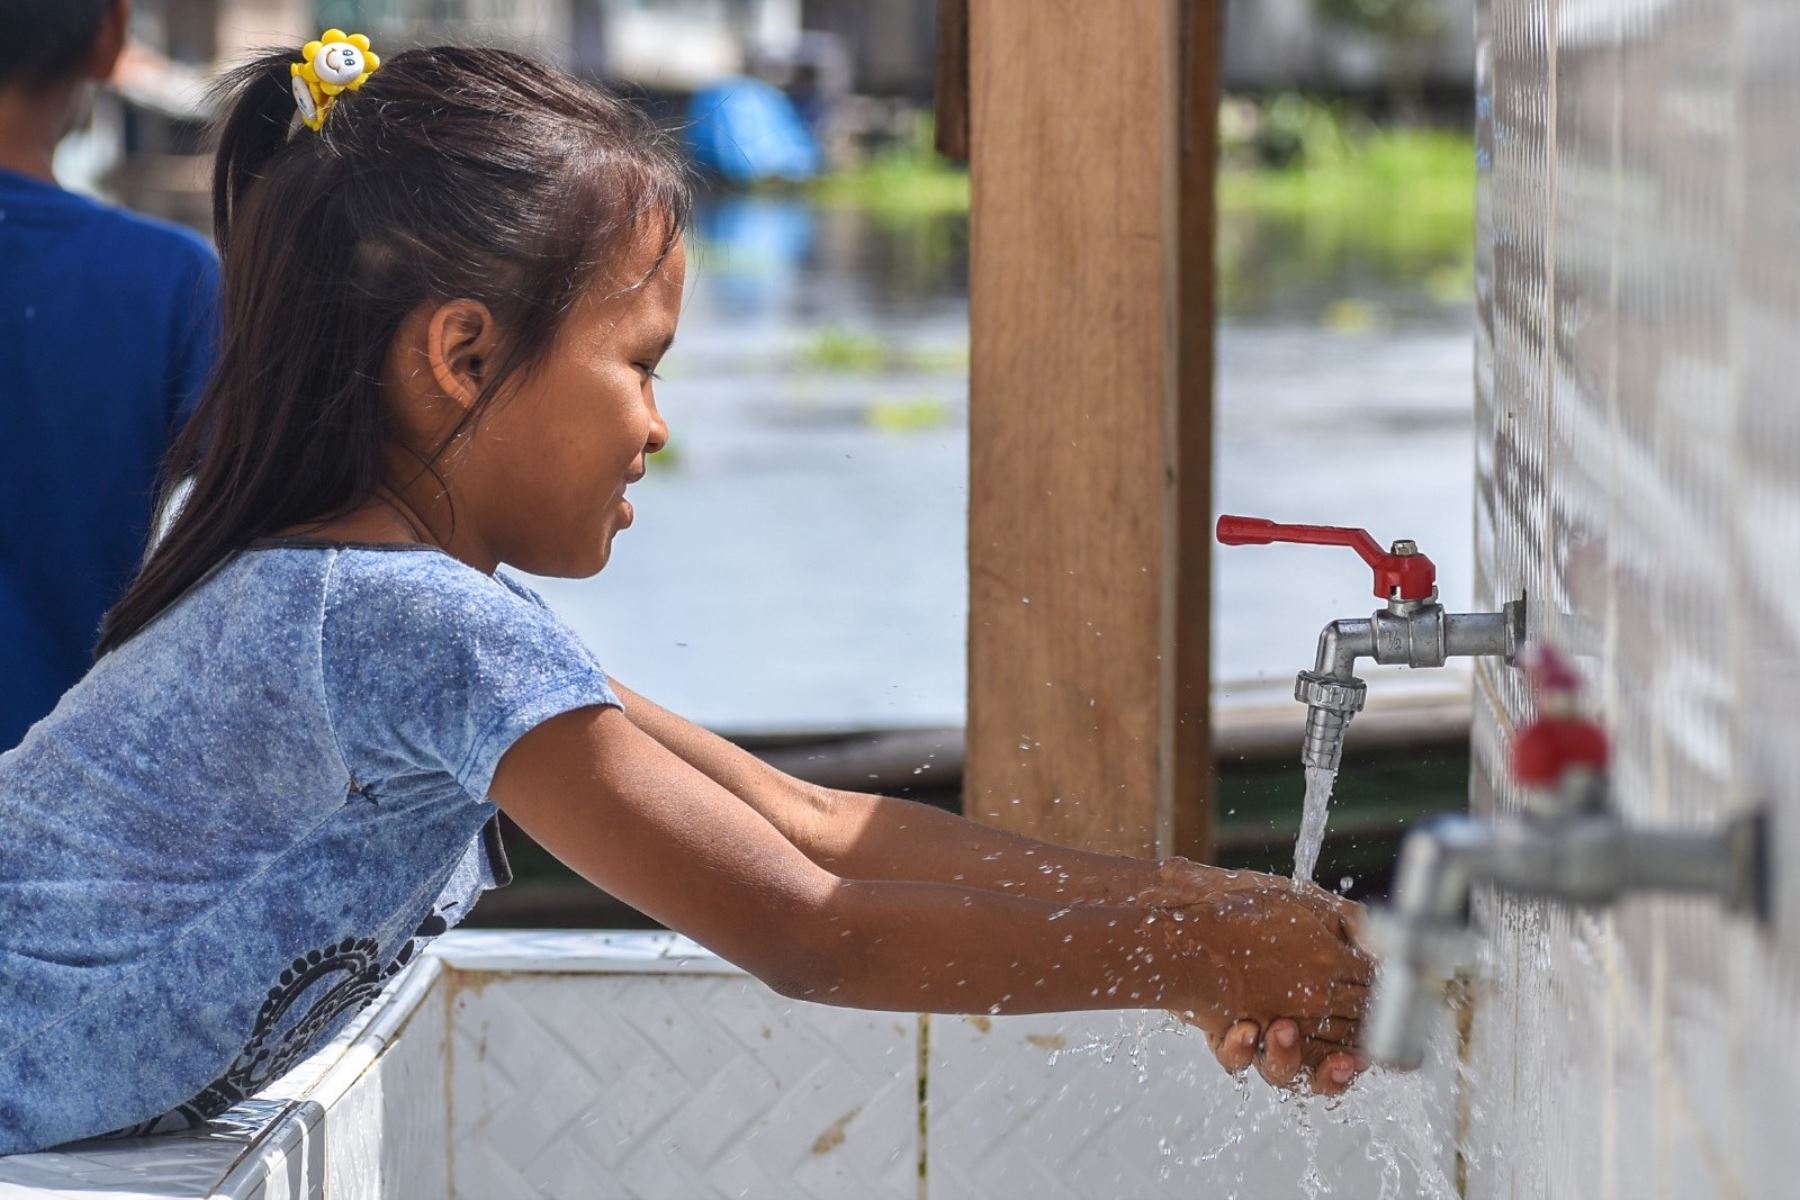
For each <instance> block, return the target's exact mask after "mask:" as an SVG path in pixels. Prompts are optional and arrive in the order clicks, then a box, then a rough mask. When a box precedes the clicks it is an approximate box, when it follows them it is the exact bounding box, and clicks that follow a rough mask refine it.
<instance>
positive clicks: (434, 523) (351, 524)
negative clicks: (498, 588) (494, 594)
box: [276, 484, 499, 574]
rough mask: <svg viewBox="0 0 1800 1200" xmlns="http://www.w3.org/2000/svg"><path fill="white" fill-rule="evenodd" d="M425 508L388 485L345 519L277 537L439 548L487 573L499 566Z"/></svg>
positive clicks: (316, 523) (307, 525)
mask: <svg viewBox="0 0 1800 1200" xmlns="http://www.w3.org/2000/svg"><path fill="white" fill-rule="evenodd" d="M426 507H427V506H426V505H423V504H420V503H419V502H418V500H417V498H416V497H408V496H406V495H403V494H402V493H401V492H399V491H396V490H394V489H392V488H390V487H388V486H386V485H385V484H384V485H382V486H381V487H379V488H377V489H376V492H375V494H374V495H373V496H371V497H369V499H368V500H367V501H365V502H364V503H363V504H361V505H359V506H358V507H356V508H354V509H352V510H351V511H349V512H347V513H344V514H343V515H342V516H338V517H333V518H331V519H330V520H326V521H305V522H301V523H300V524H297V525H290V526H288V527H287V528H285V529H282V530H280V531H279V532H278V533H277V534H276V536H277V537H290V538H309V539H318V540H323V541H333V542H363V543H376V544H389V545H424V546H436V547H437V548H438V549H439V550H442V551H443V552H444V553H446V554H448V555H450V556H451V557H453V558H457V559H460V560H461V561H463V562H465V563H467V564H468V565H469V566H472V567H474V568H475V569H477V570H479V571H482V572H484V573H487V574H492V573H493V570H494V568H495V567H497V566H498V565H499V564H498V563H497V562H495V561H491V560H490V559H489V557H488V556H486V555H484V554H482V553H481V552H480V551H479V550H478V549H477V548H476V547H474V546H472V545H466V544H459V543H460V542H463V541H464V539H459V538H456V537H454V536H452V535H451V534H450V533H449V532H448V529H449V526H450V522H449V520H448V518H447V515H446V516H445V517H442V518H439V517H436V516H435V515H434V516H428V515H427V514H426V512H425V509H426Z"/></svg>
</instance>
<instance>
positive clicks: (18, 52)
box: [0, 0, 113, 91]
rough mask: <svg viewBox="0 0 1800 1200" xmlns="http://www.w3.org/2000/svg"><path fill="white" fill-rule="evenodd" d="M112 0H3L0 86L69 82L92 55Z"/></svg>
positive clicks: (32, 86)
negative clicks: (3, 34)
mask: <svg viewBox="0 0 1800 1200" xmlns="http://www.w3.org/2000/svg"><path fill="white" fill-rule="evenodd" d="M112 3H113V0H0V29H3V30H5V31H6V34H5V36H4V37H0V88H6V87H12V86H13V85H14V84H18V85H21V86H23V87H24V88H25V89H26V90H28V91H37V90H40V89H42V88H47V87H54V86H55V85H56V84H59V83H63V82H65V81H67V80H68V79H69V78H70V77H71V76H73V75H75V74H76V72H78V71H80V70H81V68H82V64H83V63H84V62H86V61H87V59H88V57H89V56H90V55H92V54H93V53H94V43H95V42H96V41H98V40H99V38H100V25H101V23H102V22H103V21H105V19H106V13H107V10H108V9H110V8H111V7H112Z"/></svg>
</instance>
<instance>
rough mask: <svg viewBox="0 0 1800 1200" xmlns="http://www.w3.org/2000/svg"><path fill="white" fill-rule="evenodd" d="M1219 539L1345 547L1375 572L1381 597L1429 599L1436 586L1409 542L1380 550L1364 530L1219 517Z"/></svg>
mask: <svg viewBox="0 0 1800 1200" xmlns="http://www.w3.org/2000/svg"><path fill="white" fill-rule="evenodd" d="M1218 536H1219V541H1220V542H1221V543H1222V544H1224V545H1227V546H1267V545H1269V544H1270V543H1271V542H1295V543H1299V544H1301V545H1308V546H1348V547H1350V548H1351V549H1352V550H1354V551H1356V553H1357V554H1358V555H1360V556H1361V558H1362V560H1363V561H1364V562H1366V563H1368V564H1369V566H1370V567H1371V568H1373V569H1374V571H1375V595H1376V596H1378V597H1380V598H1381V599H1383V600H1391V599H1400V600H1429V599H1431V596H1432V593H1433V592H1434V591H1435V590H1436V589H1437V566H1436V564H1434V563H1433V562H1432V561H1431V560H1430V559H1429V558H1427V557H1425V555H1423V554H1421V553H1419V551H1418V547H1416V546H1414V545H1413V544H1412V543H1411V542H1395V543H1394V548H1393V549H1392V550H1383V549H1382V548H1381V543H1380V542H1378V541H1376V540H1375V539H1374V537H1372V536H1371V535H1370V533H1369V531H1368V530H1366V529H1350V528H1347V527H1344V526H1341V525H1283V524H1280V523H1279V522H1276V521H1265V520H1264V519H1263V518H1261V517H1220V518H1219V526H1218Z"/></svg>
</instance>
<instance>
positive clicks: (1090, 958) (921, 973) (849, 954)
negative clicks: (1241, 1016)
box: [785, 880, 1217, 1013]
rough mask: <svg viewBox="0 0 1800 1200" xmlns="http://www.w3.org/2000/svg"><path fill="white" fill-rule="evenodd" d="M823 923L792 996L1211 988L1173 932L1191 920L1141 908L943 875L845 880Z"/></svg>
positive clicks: (1190, 949) (932, 1005)
mask: <svg viewBox="0 0 1800 1200" xmlns="http://www.w3.org/2000/svg"><path fill="white" fill-rule="evenodd" d="M1190 925H1191V923H1190ZM823 928H824V929H825V930H826V931H827V932H826V934H825V936H824V941H825V945H824V946H823V947H822V948H821V951H822V952H821V953H818V954H816V955H814V956H813V961H814V962H815V963H816V964H817V968H816V971H815V973H814V977H813V978H811V979H808V980H804V981H790V982H791V984H792V986H790V987H789V988H788V989H785V990H788V991H789V994H791V995H793V996H794V997H796V998H798V999H805V1000H811V1001H815V1002H818V1003H824V1004H838V1005H844V1006H848V1007H854V1008H876V1009H886V1010H890V1011H903V1012H904V1011H913V1012H940V1013H990V1012H991V1013H1030V1012H1065V1011H1075V1010H1083V1009H1108V1008H1173V1009H1183V1010H1187V1009H1197V1008H1199V1007H1201V1005H1202V1004H1203V1002H1204V1001H1205V998H1206V997H1207V996H1209V995H1213V994H1216V991H1217V987H1216V981H1214V980H1213V979H1212V976H1213V974H1214V973H1215V971H1214V968H1213V967H1212V965H1211V960H1210V957H1209V956H1208V955H1206V954H1205V953H1204V952H1203V951H1202V949H1201V947H1200V945H1199V943H1198V940H1197V939H1182V938H1179V937H1178V936H1177V934H1179V933H1182V932H1187V931H1186V930H1183V929H1182V928H1181V926H1180V925H1179V923H1177V922H1176V921H1175V920H1174V919H1173V917H1171V916H1170V915H1169V914H1166V913H1164V914H1159V913H1156V912H1153V911H1151V910H1147V909H1141V908H1129V907H1111V906H1108V907H1099V906H1095V907H1085V908H1073V909H1070V908H1068V907H1066V906H1061V907H1059V906H1058V905H1057V904H1055V903H1051V902H1046V901H1042V900H1031V899H1025V898H1023V897H1015V896H1004V895H998V894H996V893H994V892H984V891H977V890H972V889H969V888H965V887H955V886H950V885H945V884H934V883H910V882H892V881H854V880H846V881H845V882H843V883H842V884H841V885H840V886H839V888H838V891H837V894H836V896H835V897H834V899H833V903H832V906H831V910H830V912H829V913H828V914H826V917H825V923H824V925H823ZM1192 932H1194V933H1198V932H1200V931H1199V930H1197V929H1194V930H1192ZM1184 940H1185V941H1187V942H1188V945H1186V947H1185V948H1182V943H1183V941H1184Z"/></svg>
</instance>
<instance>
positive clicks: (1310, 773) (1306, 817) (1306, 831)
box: [1294, 767, 1337, 883]
mask: <svg viewBox="0 0 1800 1200" xmlns="http://www.w3.org/2000/svg"><path fill="white" fill-rule="evenodd" d="M1336 781H1337V772H1336V771H1332V770H1329V769H1327V768H1325V767H1308V768H1306V802H1305V807H1304V808H1302V809H1301V812H1300V836H1299V837H1297V838H1295V839H1294V878H1295V879H1298V880H1300V881H1301V882H1303V883H1311V882H1312V881H1313V868H1314V867H1316V866H1317V865H1318V863H1319V847H1320V846H1322V845H1324V844H1325V818H1326V816H1327V815H1328V814H1329V813H1330V810H1331V787H1332V784H1333V783H1335V782H1336Z"/></svg>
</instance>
